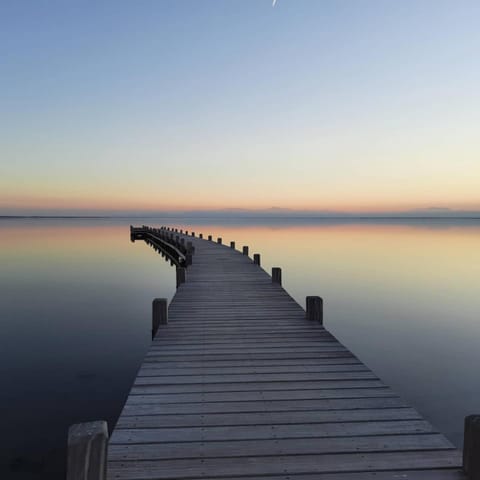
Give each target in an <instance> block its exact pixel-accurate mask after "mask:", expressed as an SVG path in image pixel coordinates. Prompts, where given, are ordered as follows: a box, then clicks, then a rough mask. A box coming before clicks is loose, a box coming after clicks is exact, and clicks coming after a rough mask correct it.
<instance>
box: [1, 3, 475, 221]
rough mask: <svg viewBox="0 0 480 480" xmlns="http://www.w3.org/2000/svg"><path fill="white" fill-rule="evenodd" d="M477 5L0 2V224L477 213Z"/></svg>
mask: <svg viewBox="0 0 480 480" xmlns="http://www.w3.org/2000/svg"><path fill="white" fill-rule="evenodd" d="M479 25H480V2H478V0H474V1H469V0H461V1H458V0H450V1H444V0H415V1H413V0H401V1H396V0H389V1H385V0H376V1H370V0H325V1H323V0H278V1H277V4H276V6H275V8H272V2H271V0H190V1H187V0H141V1H133V0H132V1H123V0H113V1H107V0H105V1H93V0H92V1H65V0H59V1H53V0H52V1H43V0H31V1H27V0H25V1H23V0H22V1H18V0H0V214H11V213H41V212H48V213H52V212H61V211H78V212H89V211H99V210H114V211H127V210H152V211H154V210H165V209H169V210H172V209H208V208H225V207H241V208H269V207H272V206H275V207H286V208H296V209H312V210H322V209H329V210H332V209H333V210H349V211H361V210H363V211H371V210H378V211H382V210H402V209H411V208H428V207H449V208H454V209H472V210H474V209H477V210H480V88H479V85H480V60H479V52H480V28H479Z"/></svg>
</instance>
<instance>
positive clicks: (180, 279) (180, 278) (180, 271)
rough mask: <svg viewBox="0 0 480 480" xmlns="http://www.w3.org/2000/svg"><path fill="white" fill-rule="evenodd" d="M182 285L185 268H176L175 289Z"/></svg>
mask: <svg viewBox="0 0 480 480" xmlns="http://www.w3.org/2000/svg"><path fill="white" fill-rule="evenodd" d="M182 283H185V268H184V267H177V288H178V287H179V286H180V285H181V284H182Z"/></svg>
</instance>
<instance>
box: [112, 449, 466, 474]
mask: <svg viewBox="0 0 480 480" xmlns="http://www.w3.org/2000/svg"><path fill="white" fill-rule="evenodd" d="M458 463H459V453H458V452H457V451H455V450H442V451H441V452H437V451H433V452H432V451H419V452H375V453H362V454H361V455H359V454H350V453H343V454H342V453H341V454H335V455H331V454H325V455H302V456H301V457H300V458H299V457H298V456H297V455H281V456H264V457H260V456H254V457H240V458H238V457H233V458H205V459H203V458H196V459H180V460H165V461H160V462H155V461H144V462H138V461H123V462H118V463H117V462H112V463H111V465H110V467H111V472H110V475H112V478H117V479H125V478H131V476H132V475H134V476H135V477H134V478H138V479H172V478H175V479H178V478H215V477H218V476H227V477H228V476H231V477H234V476H235V474H237V475H238V474H240V475H281V474H285V473H289V474H290V473H292V474H297V473H298V474H302V473H331V472H332V470H333V471H337V472H362V471H376V470H399V469H412V468H417V469H427V468H452V467H455V466H457V465H458ZM187 472H188V473H187ZM186 473H187V474H186Z"/></svg>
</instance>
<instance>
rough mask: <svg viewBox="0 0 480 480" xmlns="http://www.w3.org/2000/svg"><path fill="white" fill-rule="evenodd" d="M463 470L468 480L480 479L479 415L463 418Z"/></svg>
mask: <svg viewBox="0 0 480 480" xmlns="http://www.w3.org/2000/svg"><path fill="white" fill-rule="evenodd" d="M463 470H464V472H465V474H466V475H467V478H468V479H469V480H479V479H480V415H468V416H467V417H465V430H464V433H463Z"/></svg>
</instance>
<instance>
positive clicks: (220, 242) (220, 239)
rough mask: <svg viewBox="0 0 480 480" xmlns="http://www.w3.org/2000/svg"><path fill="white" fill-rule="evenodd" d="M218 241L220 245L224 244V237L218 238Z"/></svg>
mask: <svg viewBox="0 0 480 480" xmlns="http://www.w3.org/2000/svg"><path fill="white" fill-rule="evenodd" d="M217 243H219V244H220V245H221V244H222V237H218V238H217Z"/></svg>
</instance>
